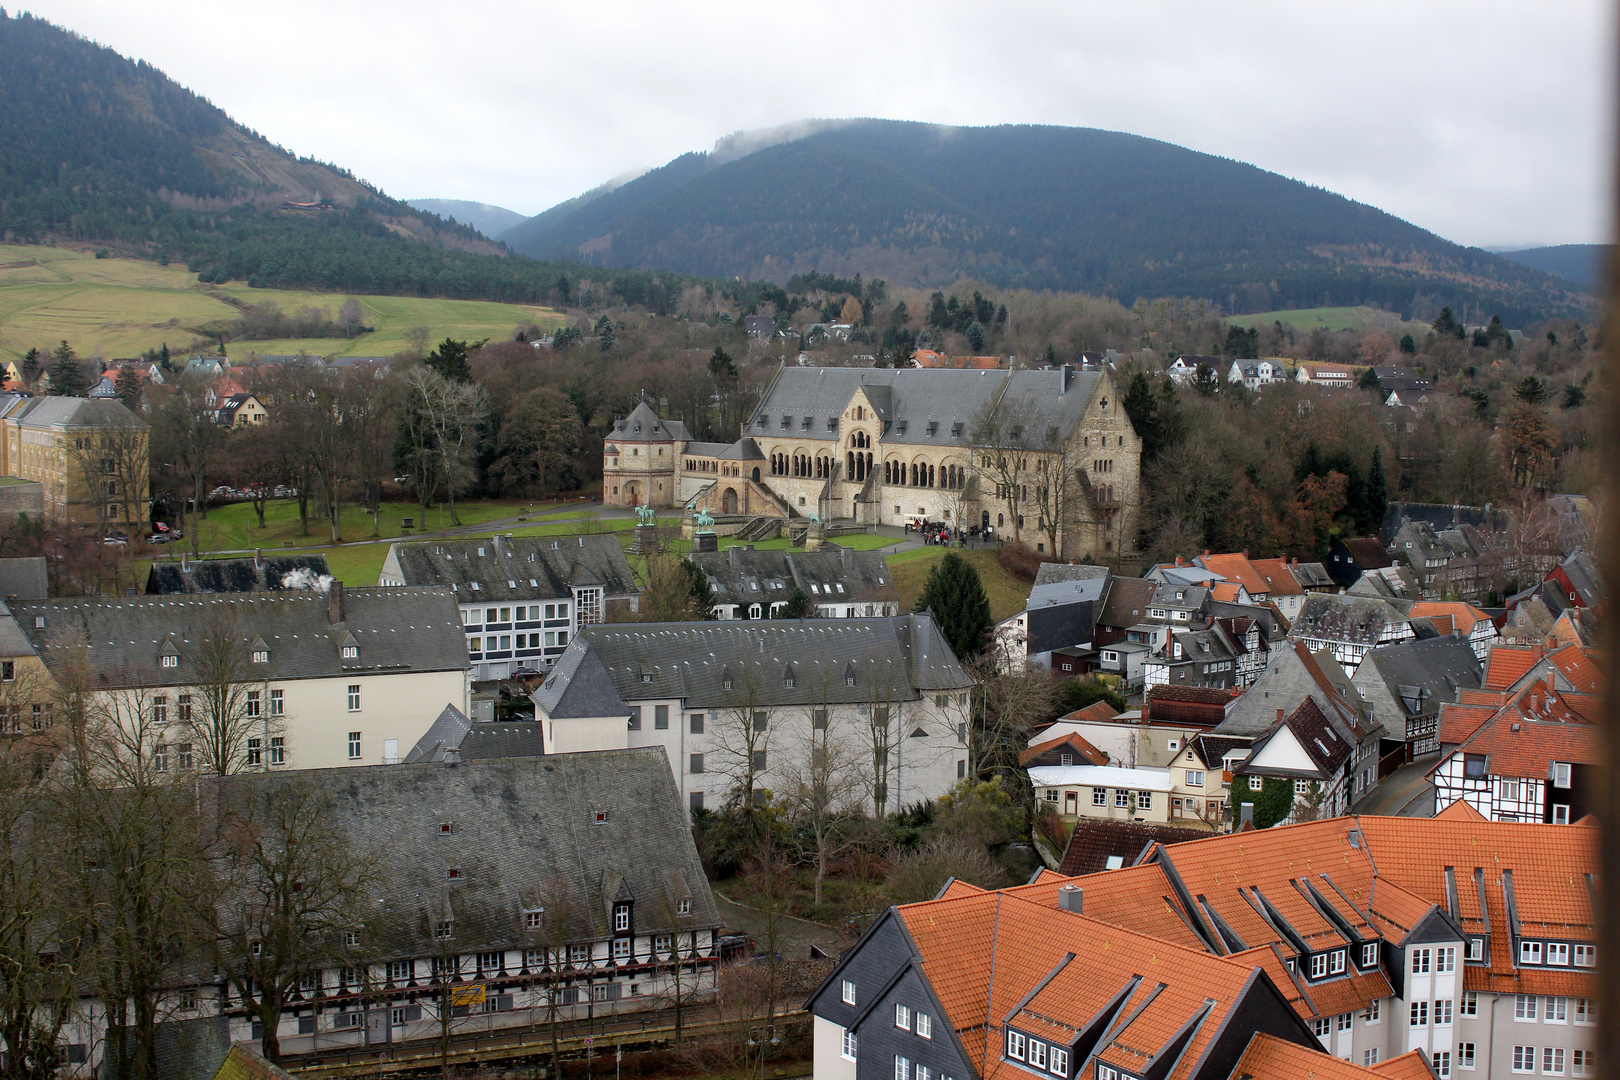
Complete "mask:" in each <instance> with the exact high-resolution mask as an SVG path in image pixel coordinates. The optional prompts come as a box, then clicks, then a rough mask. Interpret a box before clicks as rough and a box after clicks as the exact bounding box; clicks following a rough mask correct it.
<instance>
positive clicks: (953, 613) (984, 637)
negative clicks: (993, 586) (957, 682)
mask: <svg viewBox="0 0 1620 1080" xmlns="http://www.w3.org/2000/svg"><path fill="white" fill-rule="evenodd" d="M915 610H917V611H927V612H930V613H931V614H932V615H933V616H934V622H936V623H937V624H939V629H940V633H942V634H944V635H945V640H946V641H947V642H949V643H950V646H951V649H952V650H953V651H954V652H955V653H956V656H957V659H959V660H963V661H967V660H975V659H977V658H978V657H979V655H980V654H981V653H983V652H984V650H985V647H986V646H988V645H989V643H990V630H991V627H992V625H993V624H992V623H991V621H990V597H989V596H988V595H987V594H986V593H985V591H984V582H982V581H980V580H979V572H978V571H977V570H975V569H974V568H973V564H972V563H970V562H968V561H967V560H966V559H964V558H962V556H961V555H959V554H958V553H956V552H954V551H947V552H946V553H945V557H944V558H943V559H941V560H940V561H939V562H938V563H937V564H936V565H935V566H934V568H933V569H932V570H930V571H929V572H928V580H927V581H926V582H925V583H924V584H923V590H922V595H921V596H919V597H917V606H916V609H915Z"/></svg>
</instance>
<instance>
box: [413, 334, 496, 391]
mask: <svg viewBox="0 0 1620 1080" xmlns="http://www.w3.org/2000/svg"><path fill="white" fill-rule="evenodd" d="M483 344H484V343H483V342H482V341H480V342H478V343H477V344H474V345H469V344H467V343H466V342H465V341H453V340H451V339H450V338H445V339H444V340H443V341H441V342H440V343H439V347H438V348H437V349H434V350H433V351H432V352H430V353H428V354H427V360H426V361H425V362H426V364H427V366H428V367H430V368H432V369H433V370H434V371H437V372H438V373H439V374H440V375H443V376H444V377H445V378H446V379H449V380H450V381H451V382H472V381H473V377H472V368H471V366H469V365H468V363H467V356H468V354H469V353H471V352H472V351H473V350H474V349H477V348H480V347H482V345H483Z"/></svg>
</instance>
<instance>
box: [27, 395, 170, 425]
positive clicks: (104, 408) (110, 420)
mask: <svg viewBox="0 0 1620 1080" xmlns="http://www.w3.org/2000/svg"><path fill="white" fill-rule="evenodd" d="M9 418H11V419H17V418H21V421H22V426H23V427H26V428H83V427H97V428H100V427H128V428H144V427H146V426H147V424H146V421H145V420H142V419H141V418H140V417H138V416H136V415H135V414H134V413H132V412H130V411H129V409H128V408H127V407H125V405H124V403H123V402H122V401H119V400H118V399H117V398H115V397H113V398H78V397H36V398H26V399H24V400H23V402H22V405H21V408H20V409H18V410H15V411H13V412H11V413H10V416H9Z"/></svg>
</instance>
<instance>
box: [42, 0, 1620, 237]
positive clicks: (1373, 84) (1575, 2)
mask: <svg viewBox="0 0 1620 1080" xmlns="http://www.w3.org/2000/svg"><path fill="white" fill-rule="evenodd" d="M29 10H31V11H33V12H34V13H35V14H38V15H42V16H44V17H46V18H49V19H51V20H52V21H54V22H57V23H60V24H61V25H63V26H66V27H68V28H69V29H72V30H76V31H78V32H79V33H81V34H84V35H85V36H87V37H90V38H93V39H95V40H96V41H99V42H100V43H101V44H104V45H107V46H110V47H111V48H114V49H116V50H118V51H119V52H122V53H124V54H126V55H129V56H134V57H139V58H144V59H146V60H148V61H150V62H151V63H153V64H156V65H157V66H158V67H160V68H162V69H163V70H164V71H166V72H167V73H168V74H169V75H170V76H171V77H173V78H174V79H175V80H176V81H178V82H180V83H181V84H183V85H185V86H188V87H190V88H191V89H193V90H195V91H197V92H198V93H200V94H203V95H204V96H206V97H208V98H209V99H211V100H212V101H213V102H214V103H215V104H217V105H219V106H221V107H222V108H224V109H225V110H226V111H227V112H229V113H231V114H232V115H233V116H234V117H235V118H236V119H237V120H239V121H241V122H242V123H244V124H246V125H247V126H249V127H251V128H254V129H256V130H258V131H259V132H260V133H261V134H262V135H264V136H266V137H267V138H269V139H271V140H272V141H274V142H278V143H280V144H282V145H283V146H285V147H287V148H288V149H290V150H294V151H296V152H298V153H300V154H311V155H314V156H316V157H319V158H322V159H324V160H327V161H332V162H335V163H337V164H340V165H343V166H346V167H348V168H350V169H352V170H353V171H354V172H355V174H356V175H358V176H360V177H362V178H364V179H366V180H369V181H370V182H372V183H373V184H376V185H377V186H379V187H381V188H382V189H383V190H385V191H387V192H388V193H389V194H390V195H394V196H397V197H400V198H427V197H439V198H460V199H473V200H477V201H480V202H489V203H495V204H498V205H501V206H506V207H508V208H510V209H513V210H517V211H519V212H522V213H526V214H533V213H538V212H539V211H541V210H543V209H545V208H546V207H548V206H551V205H552V204H554V203H556V202H558V201H560V200H562V199H566V198H569V197H571V196H573V195H577V194H579V193H580V192H581V191H584V190H586V189H588V188H590V187H593V186H595V185H596V184H599V183H601V182H603V181H605V180H607V179H609V178H611V177H614V176H617V175H620V174H622V173H625V172H628V171H631V170H639V169H644V168H647V167H649V166H654V165H660V164H663V163H664V162H665V161H668V160H669V159H670V158H672V157H674V156H676V155H677V154H680V153H683V152H685V151H688V150H707V149H709V148H711V147H712V146H713V144H714V141H715V140H716V139H717V138H719V137H721V136H723V135H726V134H728V133H730V132H733V131H737V130H741V129H750V128H759V127H765V126H770V125H775V124H782V123H786V122H790V121H794V120H799V119H803V118H806V117H849V116H873V117H884V118H891V119H906V120H924V121H933V122H937V123H945V124H972V125H980V124H1002V123H1042V124H1068V125H1076V126H1085V127H1100V128H1109V129H1113V130H1118V131H1128V132H1133V133H1135V134H1138V135H1148V136H1152V137H1154V138H1158V139H1164V140H1166V141H1168V142H1173V143H1177V144H1179V145H1182V146H1187V147H1191V148H1193V149H1197V150H1203V151H1206V152H1209V153H1213V154H1220V155H1222V156H1225V157H1230V158H1236V159H1238V160H1241V161H1247V162H1251V163H1253V164H1255V165H1259V166H1261V167H1263V168H1266V169H1271V170H1273V171H1275V172H1279V173H1282V174H1284V175H1286V176H1291V177H1294V178H1296V179H1299V180H1304V181H1307V182H1309V183H1313V184H1317V185H1320V186H1322V187H1325V188H1329V189H1331V190H1333V191H1337V192H1340V193H1341V194H1344V195H1347V196H1350V197H1351V198H1354V199H1358V200H1360V201H1363V202H1366V203H1370V204H1372V205H1374V206H1377V207H1380V208H1382V209H1384V210H1388V211H1390V212H1391V213H1394V214H1397V215H1399V216H1401V217H1403V218H1406V219H1407V220H1409V221H1412V222H1415V223H1416V224H1418V225H1421V226H1423V227H1425V228H1428V229H1432V230H1433V231H1435V232H1437V233H1439V234H1440V235H1442V236H1444V237H1447V238H1448V239H1451V240H1455V241H1458V242H1460V243H1466V244H1477V245H1481V246H1503V245H1511V246H1531V245H1538V244H1559V243H1589V242H1598V241H1603V240H1607V239H1609V213H1608V209H1607V198H1606V194H1605V192H1606V188H1607V180H1608V152H1607V149H1606V148H1607V145H1608V142H1609V130H1610V118H1609V113H1610V104H1611V103H1610V102H1609V101H1608V100H1607V97H1606V92H1607V90H1608V89H1609V88H1610V87H1611V86H1612V85H1613V79H1612V78H1611V76H1610V63H1611V58H1610V55H1609V44H1610V41H1611V40H1612V37H1613V34H1612V32H1611V18H1612V15H1611V12H1610V10H1609V5H1608V4H1607V3H1605V2H1603V0H1535V2H1533V3H1532V2H1525V0H1512V2H1509V0H1469V2H1466V3H1463V2H1457V3H1452V2H1438V0H1398V2H1397V0H1354V2H1348V0H1346V2H1340V3H1326V2H1317V0H1230V2H1228V3H1220V4H1216V3H1210V2H1208V0H1185V2H1175V3H1155V2H1151V0H1131V2H1128V3H1121V2H1119V0H1103V2H1094V0H1041V2H1031V0H1000V2H997V3H983V2H974V3H964V2H962V0H929V2H921V0H918V2H912V0H902V2H893V0H859V2H855V0H834V2H824V3H812V2H805V0H786V2H776V3H759V2H758V0H753V2H749V3H742V2H738V0H708V2H705V3H682V2H679V0H675V2H670V0H660V2H642V0H584V2H581V0H573V2H570V3H559V2H552V3H534V2H521V0H481V2H479V3H474V4H467V5H465V6H463V5H461V4H455V3H444V2H442V0H440V2H435V3H427V2H423V0H387V2H381V0H326V2H325V3H321V4H316V5H291V6H289V5H286V4H274V5H269V4H266V5H257V4H241V3H229V2H226V3H221V2H220V0H209V2H204V0H35V2H34V3H32V5H31V6H30V7H29Z"/></svg>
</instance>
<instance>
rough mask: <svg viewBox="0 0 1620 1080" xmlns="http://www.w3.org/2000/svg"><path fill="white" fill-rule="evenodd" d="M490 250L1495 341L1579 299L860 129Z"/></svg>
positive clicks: (1077, 140) (1218, 195) (1349, 228)
mask: <svg viewBox="0 0 1620 1080" xmlns="http://www.w3.org/2000/svg"><path fill="white" fill-rule="evenodd" d="M593 195H594V197H591V198H584V197H582V198H579V199H575V200H571V201H570V202H569V203H565V204H562V205H561V206H558V207H554V208H553V209H552V210H549V211H547V212H546V213H544V214H541V215H539V216H538V217H535V218H531V219H530V220H529V221H527V222H525V223H524V224H522V225H519V226H517V227H515V228H513V229H511V230H509V231H507V232H506V233H504V234H502V236H501V239H502V240H504V241H505V242H506V243H508V244H509V245H511V247H512V248H513V249H514V250H516V251H520V252H523V253H525V254H529V255H533V256H536V257H540V258H568V259H586V260H588V261H591V262H593V263H595V264H599V265H612V266H625V267H652V266H661V267H667V268H669V269H672V270H681V271H685V272H688V273H693V274H702V275H708V276H715V277H729V276H734V275H736V276H742V277H744V278H754V277H759V278H768V279H771V280H774V281H777V282H784V281H786V279H787V278H788V277H789V276H791V275H793V274H795V273H802V272H805V271H810V270H817V271H821V272H824V273H825V272H830V273H836V274H846V275H847V274H852V273H854V272H856V271H860V272H862V273H865V274H867V275H868V276H879V277H885V278H887V279H888V280H889V281H890V283H891V284H905V285H922V286H932V285H939V284H943V283H947V282H950V281H953V280H955V279H957V278H958V277H961V276H963V275H968V276H972V277H976V278H979V279H981V280H984V281H987V282H990V283H991V284H995V285H999V286H1002V287H1020V286H1026V287H1032V288H1047V289H1062V290H1074V291H1081V292H1089V293H1102V294H1107V295H1111V296H1115V297H1118V298H1119V299H1121V300H1123V301H1124V302H1126V303H1127V304H1128V303H1131V302H1133V301H1134V300H1135V299H1137V298H1139V297H1154V296H1194V297H1205V298H1208V299H1211V300H1213V301H1215V302H1217V303H1219V304H1221V305H1222V306H1223V307H1225V308H1227V310H1229V311H1234V312H1252V311H1269V310H1272V309H1276V308H1284V307H1315V306H1322V305H1349V304H1374V305H1379V306H1384V307H1389V308H1393V309H1397V310H1400V311H1402V312H1405V313H1406V314H1408V315H1410V316H1412V317H1417V318H1429V317H1431V316H1432V315H1433V314H1434V313H1435V312H1437V311H1438V310H1439V308H1440V306H1441V305H1445V304H1449V305H1450V306H1451V307H1452V308H1453V309H1454V310H1457V311H1461V312H1465V313H1466V316H1467V318H1468V319H1469V320H1470V321H1472V320H1474V319H1475V317H1476V315H1478V316H1479V317H1480V318H1481V319H1483V317H1484V316H1486V315H1488V314H1489V313H1492V312H1496V313H1500V314H1501V315H1502V317H1503V318H1504V319H1505V320H1507V321H1508V323H1509V324H1510V325H1522V324H1524V323H1527V322H1531V321H1534V320H1535V319H1537V318H1542V317H1546V316H1549V315H1554V314H1559V315H1574V314H1584V313H1585V312H1586V310H1587V309H1588V307H1589V305H1590V303H1591V297H1590V296H1589V295H1588V294H1587V293H1586V292H1585V291H1584V290H1582V289H1581V288H1580V287H1579V286H1578V285H1575V284H1573V283H1571V282H1570V281H1568V280H1565V279H1560V278H1555V277H1552V276H1550V275H1548V274H1546V273H1544V272H1540V271H1538V270H1536V269H1534V268H1531V267H1526V266H1523V265H1519V264H1516V263H1514V262H1511V261H1510V260H1508V259H1504V258H1502V257H1500V256H1497V255H1492V254H1489V253H1487V252H1484V251H1480V250H1478V249H1472V248H1464V247H1461V246H1459V245H1457V244H1453V243H1450V242H1448V241H1446V240H1443V239H1441V238H1440V237H1438V236H1435V235H1434V234H1433V233H1430V232H1427V231H1425V230H1423V229H1420V228H1418V227H1417V226H1415V225H1412V224H1409V223H1408V222H1405V221H1402V220H1400V219H1399V218H1396V217H1394V216H1393V215H1390V214H1387V213H1384V212H1383V211H1381V210H1378V209H1375V208H1373V207H1370V206H1365V205H1362V204H1360V203H1356V202H1353V201H1351V200H1349V199H1346V198H1344V197H1342V196H1339V195H1335V194H1333V193H1332V192H1329V191H1325V190H1322V189H1320V188H1315V187H1311V186H1309V185H1307V184H1302V183H1299V182H1297V181H1294V180H1289V179H1287V178H1286V177H1282V176H1278V175H1277V174H1275V173H1269V172H1266V171H1264V170H1262V169H1258V168H1255V167H1254V166H1251V165H1245V164H1242V163H1240V162H1236V161H1230V160H1227V159H1224V158H1218V157H1214V156H1211V155H1209V154H1202V153H1197V152H1194V151H1191V150H1186V149H1183V148H1181V147H1177V146H1172V145H1170V144H1168V143H1163V142H1158V141H1156V140H1153V139H1146V138H1142V137H1140V136H1135V135H1127V134H1122V133H1118V132H1108V131H1098V130H1093V129H1087V128H1061V127H1036V126H1002V127H990V128H944V127H938V126H934V125H928V124H918V123H904V122H897V121H884V120H860V121H852V122H850V123H848V124H842V125H837V126H833V127H831V128H830V129H824V130H821V131H819V132H818V133H816V134H812V135H809V136H807V137H805V138H801V139H797V140H795V141H792V142H787V143H783V144H780V145H775V146H771V147H769V148H767V149H763V150H759V151H757V152H755V153H752V154H749V155H747V156H744V157H740V158H733V157H728V156H725V155H719V156H717V155H708V154H687V155H683V156H682V157H680V158H677V159H676V160H675V161H673V162H671V163H669V164H668V165H666V166H664V167H663V168H661V169H654V170H652V171H651V172H649V173H646V174H645V175H643V176H641V177H640V178H638V179H636V180H633V181H631V182H629V183H627V184H624V185H622V186H620V187H617V188H615V189H613V190H611V191H607V192H605V193H602V194H595V193H593Z"/></svg>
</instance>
